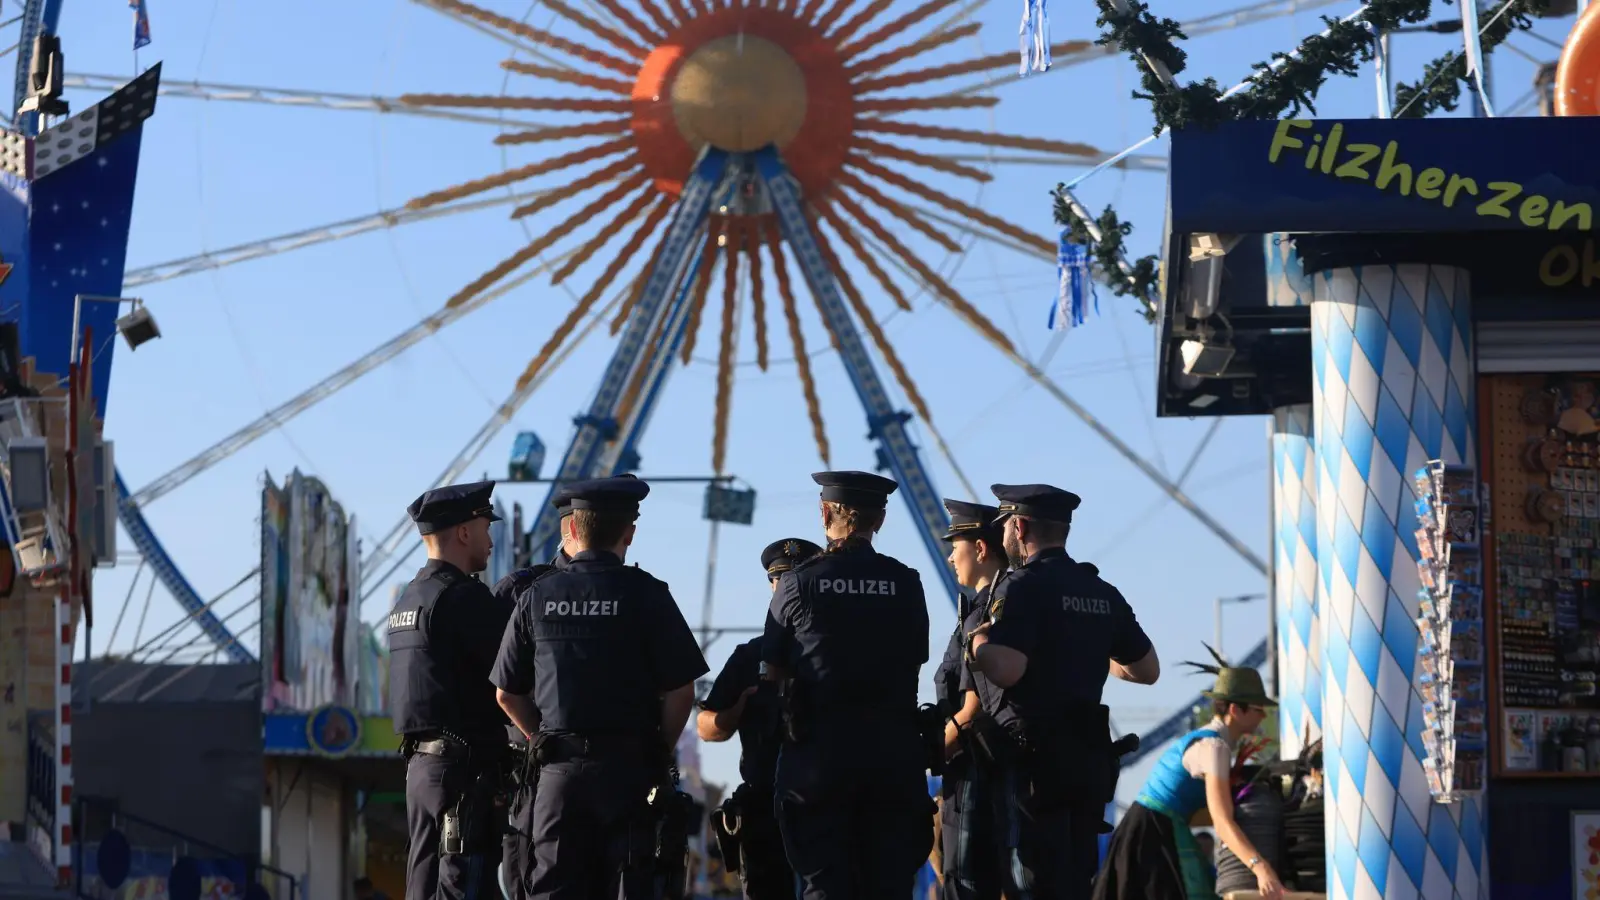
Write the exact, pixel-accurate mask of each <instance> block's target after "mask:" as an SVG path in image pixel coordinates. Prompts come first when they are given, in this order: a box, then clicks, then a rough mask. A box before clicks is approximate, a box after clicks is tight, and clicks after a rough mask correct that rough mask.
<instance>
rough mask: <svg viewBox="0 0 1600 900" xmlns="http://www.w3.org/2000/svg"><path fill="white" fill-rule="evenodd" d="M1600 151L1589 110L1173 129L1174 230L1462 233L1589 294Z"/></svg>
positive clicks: (1530, 280) (1526, 268) (1598, 279)
mask: <svg viewBox="0 0 1600 900" xmlns="http://www.w3.org/2000/svg"><path fill="white" fill-rule="evenodd" d="M1597 146H1600V118H1591V117H1553V118H1513V119H1342V120H1340V119H1317V120H1312V119H1285V120H1282V121H1251V122H1231V123H1226V124H1223V125H1220V126H1218V127H1216V128H1212V129H1201V128H1191V129H1184V130H1182V131H1178V132H1175V133H1174V134H1173V136H1172V163H1171V172H1172V174H1171V187H1170V196H1171V208H1172V230H1173V231H1174V232H1175V233H1183V234H1192V233H1196V232H1216V233H1224V234H1226V233H1233V234H1240V233H1243V234H1262V233H1271V232H1311V233H1345V234H1375V235H1376V234H1385V235H1395V234H1404V233H1411V234H1435V235H1449V234H1455V235H1461V241H1462V242H1470V243H1472V244H1473V245H1474V246H1473V248H1472V253H1473V254H1474V258H1475V259H1480V260H1481V259H1487V258H1492V257H1493V255H1494V254H1495V253H1496V249H1495V248H1496V247H1497V246H1498V247H1499V248H1500V250H1501V253H1500V255H1499V259H1500V261H1501V264H1502V265H1509V266H1510V267H1512V268H1516V269H1517V270H1519V271H1518V277H1517V278H1515V279H1514V280H1516V281H1520V282H1522V283H1524V284H1527V285H1528V286H1529V287H1534V286H1538V287H1543V288H1546V289H1554V290H1563V289H1566V290H1570V289H1574V288H1577V289H1582V288H1584V287H1588V288H1591V289H1592V288H1595V287H1600V259H1597V258H1596V257H1597V255H1600V252H1597V250H1596V247H1595V237H1596V235H1595V229H1596V225H1597V222H1600V220H1597V216H1600V166H1597V165H1596V164H1595V163H1594V152H1595V151H1594V148H1595V147H1597ZM1497 242H1498V243H1497ZM1480 248H1481V249H1480ZM1513 248H1514V249H1513ZM1505 251H1510V252H1509V253H1507V252H1505ZM1485 253H1487V254H1490V256H1489V257H1485V256H1483V255H1481V254H1485ZM1507 274H1509V273H1507Z"/></svg>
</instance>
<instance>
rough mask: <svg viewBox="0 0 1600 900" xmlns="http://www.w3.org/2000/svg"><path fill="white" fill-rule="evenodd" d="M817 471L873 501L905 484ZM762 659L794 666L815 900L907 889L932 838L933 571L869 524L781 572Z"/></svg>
mask: <svg viewBox="0 0 1600 900" xmlns="http://www.w3.org/2000/svg"><path fill="white" fill-rule="evenodd" d="M812 478H813V479H815V480H816V482H817V483H818V484H820V485H822V499H823V500H824V501H833V502H837V503H842V504H844V505H846V506H848V507H852V508H855V509H857V510H861V511H864V512H867V513H869V514H871V513H881V511H882V510H883V509H884V507H885V506H886V505H887V503H888V497H889V494H890V493H891V492H892V491H894V490H895V488H896V487H898V485H896V484H895V482H893V481H891V480H889V479H887V478H882V477H880V476H877V475H872V474H869V473H866V472H821V473H818V474H815V475H813V476H812ZM761 661H762V662H764V663H766V664H767V665H768V666H769V667H776V669H777V673H775V674H781V675H785V676H788V679H789V680H788V683H787V685H786V687H785V690H786V691H787V696H786V698H785V706H786V713H785V716H786V720H787V723H786V726H785V730H786V736H785V737H786V739H785V742H784V746H783V749H782V751H781V752H780V753H779V756H778V775H777V792H778V822H779V826H780V830H781V831H782V834H783V843H784V849H785V850H786V851H787V853H788V857H789V863H790V865H792V866H793V867H794V870H795V873H796V874H797V875H799V876H800V879H801V882H802V884H803V893H804V896H805V898H806V900H843V898H857V900H878V898H883V897H904V896H907V895H908V894H909V892H910V891H911V890H912V887H913V886H914V884H915V881H916V874H917V872H918V871H919V870H920V869H921V868H922V866H923V865H924V864H926V863H927V861H928V855H929V851H930V850H931V849H932V845H933V815H932V814H933V801H932V800H930V799H929V797H928V786H927V780H926V776H925V774H924V773H925V772H926V768H927V761H928V760H927V755H926V748H925V745H924V743H923V740H922V736H921V733H920V728H919V724H920V723H919V721H918V712H917V682H918V676H919V674H920V672H921V669H922V664H923V663H925V662H927V661H928V608H927V603H926V601H925V599H924V597H923V592H922V579H921V578H920V577H919V576H918V575H917V572H916V570H914V569H912V568H911V567H909V566H907V565H905V564H903V563H901V562H900V561H898V560H896V559H894V558H892V557H889V556H885V555H883V554H881V553H878V552H877V551H876V550H874V549H873V548H872V544H871V540H870V536H869V535H859V536H854V537H852V538H848V539H846V540H843V541H839V542H835V543H833V544H832V545H831V546H830V547H829V549H828V550H827V551H825V552H823V553H821V554H819V555H817V556H814V557H812V558H811V559H809V560H807V561H805V562H803V563H801V564H799V565H798V566H795V567H794V568H793V569H791V570H790V571H788V572H785V573H784V574H783V575H782V576H781V577H780V578H779V579H778V586H777V589H776V590H775V591H774V592H773V596H772V605H771V607H770V608H769V610H768V614H767V624H766V629H765V632H764V634H763V635H762V639H761Z"/></svg>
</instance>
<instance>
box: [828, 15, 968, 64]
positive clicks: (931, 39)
mask: <svg viewBox="0 0 1600 900" xmlns="http://www.w3.org/2000/svg"><path fill="white" fill-rule="evenodd" d="M982 28H983V24H982V23H980V22H968V23H966V24H965V25H961V26H958V27H955V28H948V29H945V30H942V31H938V32H935V33H933V34H931V35H928V36H927V37H925V38H921V39H920V40H917V41H913V42H912V43H909V44H907V45H905V46H904V47H900V48H898V49H895V50H890V51H887V52H885V53H880V54H878V55H877V56H869V57H867V58H866V59H864V60H862V61H860V62H858V63H855V64H854V65H852V66H850V67H849V68H848V69H847V70H846V71H848V72H849V73H850V74H851V75H866V74H868V73H870V72H877V71H879V70H881V69H887V68H889V67H890V66H892V65H895V64H896V63H902V62H905V61H906V60H908V59H913V58H915V57H918V56H921V55H922V54H924V53H927V52H929V51H931V50H937V49H939V48H940V47H943V46H944V45H946V44H952V43H955V42H956V41H959V40H961V39H963V38H969V37H972V36H973V35H975V34H977V33H978V32H979V31H980V30H982Z"/></svg>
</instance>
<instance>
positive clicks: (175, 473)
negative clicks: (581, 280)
mask: <svg viewBox="0 0 1600 900" xmlns="http://www.w3.org/2000/svg"><path fill="white" fill-rule="evenodd" d="M565 258H566V257H565V256H564V255H563V256H559V257H556V258H555V259H553V260H547V261H545V262H543V263H541V264H540V265H538V266H537V267H535V268H534V269H532V270H530V271H528V272H525V273H522V274H521V275H518V276H516V277H515V278H513V279H511V280H509V281H506V282H504V283H502V284H500V285H498V286H496V287H495V288H493V289H492V290H488V291H485V292H483V293H482V294H479V295H478V296H476V297H474V298H472V299H471V300H469V301H467V302H466V303H463V304H461V305H460V306H454V307H450V306H447V307H445V308H444V309H441V310H439V311H438V312H436V313H433V314H432V315H430V316H428V317H427V318H425V319H423V320H422V321H420V322H418V323H417V324H416V325H413V326H411V327H410V328H409V329H407V330H405V331H404V332H401V333H400V334H398V335H396V336H395V337H393V338H390V339H389V340H388V341H385V342H384V343H383V344H381V345H379V346H378V347H377V348H376V349H374V350H372V351H371V352H369V353H367V354H366V355H365V356H362V357H361V358H360V359H357V360H356V361H355V362H353V363H351V364H350V365H348V366H345V367H344V368H343V369H340V370H339V371H337V372H335V373H333V374H332V375H330V376H328V377H327V378H324V379H323V380H322V381H319V382H318V383H316V384H315V385H312V386H311V387H310V388H308V389H307V390H305V391H302V392H301V393H299V394H298V395H296V396H295V397H293V398H292V399H290V400H287V401H285V402H284V403H281V404H279V405H278V406H276V407H274V408H273V409H271V410H269V411H267V413H266V414H265V415H263V416H262V417H261V418H259V419H257V420H255V421H254V422H251V423H250V424H248V425H246V426H244V427H243V428H241V429H239V430H238V431H235V432H234V433H233V434H230V435H228V436H227V437H225V438H223V439H222V440H220V441H218V442H217V443H215V444H213V445H212V446H210V447H208V448H206V449H205V450H203V451H201V452H200V453H198V454H196V455H195V456H193V457H192V458H190V459H189V460H187V461H185V462H183V463H181V464H179V465H178V466H177V467H176V468H174V469H173V470H172V471H170V472H167V473H166V474H165V475H162V476H160V477H159V478H156V479H155V480H154V481H151V482H150V483H149V484H147V485H145V486H144V487H143V488H141V489H140V490H139V491H138V492H137V493H135V494H132V495H131V496H130V497H129V498H128V501H127V502H129V503H132V504H134V505H136V506H141V507H142V506H144V505H146V504H148V503H150V502H151V501H153V500H156V499H158V498H160V497H162V496H165V495H166V494H168V493H171V492H172V491H174V490H176V489H177V488H178V487H180V486H182V485H183V484H184V483H185V482H187V481H188V480H189V479H191V478H193V477H195V476H196V475H199V474H200V473H201V472H204V471H205V470H207V469H209V468H211V467H212V466H214V465H216V464H217V463H219V462H222V461H223V460H225V459H227V458H228V457H229V456H232V455H233V454H235V453H237V452H239V451H240V450H242V449H244V448H245V447H247V446H249V445H250V444H252V443H254V442H255V441H256V440H257V439H258V438H260V437H262V436H263V435H265V434H268V433H270V432H271V431H272V430H273V429H275V428H277V427H278V426H280V425H282V424H283V423H285V422H287V421H289V420H290V419H292V418H294V417H295V416H297V415H299V414H300V413H303V412H305V411H306V410H308V409H310V408H311V407H313V406H315V405H317V404H318V403H320V402H322V401H323V400H326V399H327V398H329V397H331V396H333V395H334V394H335V393H337V392H338V391H339V390H340V389H341V388H344V387H346V386H348V385H350V384H351V383H353V382H355V381H356V380H357V379H358V378H360V377H361V376H363V375H365V374H367V373H368V372H371V371H372V370H373V369H376V368H378V367H379V366H381V365H383V364H384V363H386V362H388V361H389V360H391V359H394V358H395V357H396V356H399V355H400V354H401V353H402V352H404V351H405V350H407V349H409V348H411V347H412V346H415V345H416V344H418V343H421V342H422V340H423V339H424V338H427V337H429V336H431V335H433V334H434V333H436V332H437V331H439V329H441V328H443V327H445V326H446V325H449V324H450V323H451V322H454V321H456V320H457V319H459V318H461V317H462V316H464V315H466V314H467V313H469V312H472V311H473V310H475V309H479V308H481V307H482V306H484V305H486V304H487V303H488V302H489V301H491V300H494V299H496V298H498V297H502V296H504V295H505V294H508V293H510V292H511V291H512V290H514V289H516V288H518V287H520V286H522V285H523V284H526V283H527V282H528V281H531V280H532V279H533V278H534V277H535V276H537V275H539V274H541V273H543V272H545V271H547V270H548V269H550V268H551V267H552V266H554V265H556V264H558V263H560V262H561V261H562V260H563V259H565Z"/></svg>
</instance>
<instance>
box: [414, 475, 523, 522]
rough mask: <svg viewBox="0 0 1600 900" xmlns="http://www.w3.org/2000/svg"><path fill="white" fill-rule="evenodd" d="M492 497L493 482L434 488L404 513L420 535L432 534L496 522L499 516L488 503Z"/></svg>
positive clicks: (490, 503)
mask: <svg viewBox="0 0 1600 900" xmlns="http://www.w3.org/2000/svg"><path fill="white" fill-rule="evenodd" d="M493 493H494V482H492V481H475V482H473V483H471V484H452V485H450V486H449V487H442V488H434V489H433V490H431V491H428V492H426V493H424V494H423V495H422V496H420V497H418V498H417V499H415V500H413V501H411V505H410V506H408V507H406V513H407V514H408V515H410V516H411V521H413V522H415V523H417V533H419V534H433V533H434V532H437V531H443V530H445V529H446V528H454V527H455V526H457V525H463V524H465V523H467V522H470V521H472V520H473V519H488V520H489V521H491V522H498V521H500V516H498V515H497V514H496V513H495V511H494V502H493V501H492V500H490V495H492V494H493Z"/></svg>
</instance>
